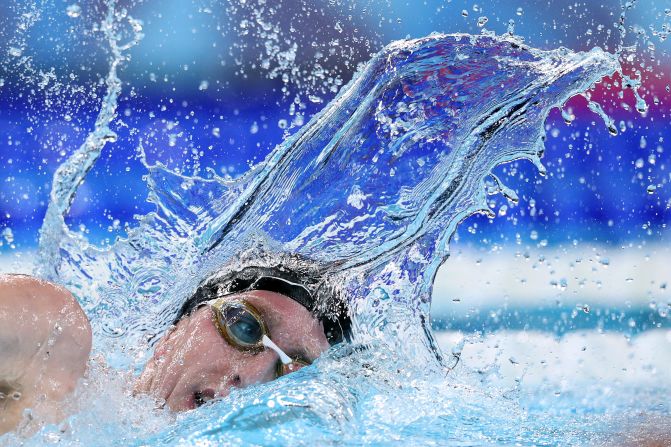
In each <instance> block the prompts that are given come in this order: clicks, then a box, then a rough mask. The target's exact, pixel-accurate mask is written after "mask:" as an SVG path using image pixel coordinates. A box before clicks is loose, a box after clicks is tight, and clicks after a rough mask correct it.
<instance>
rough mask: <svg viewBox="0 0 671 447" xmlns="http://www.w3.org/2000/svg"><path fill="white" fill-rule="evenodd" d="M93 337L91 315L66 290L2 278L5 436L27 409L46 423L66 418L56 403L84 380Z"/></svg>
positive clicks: (0, 426) (0, 382)
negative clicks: (58, 409)
mask: <svg viewBox="0 0 671 447" xmlns="http://www.w3.org/2000/svg"><path fill="white" fill-rule="evenodd" d="M91 338H92V337H91V325H90V323H89V320H88V318H87V317H86V314H85V313H84V311H83V310H82V308H81V306H80V305H79V303H78V302H77V300H76V299H75V298H74V297H73V296H72V294H71V293H70V292H69V291H67V290H66V289H65V288H63V287H61V286H58V285H56V284H53V283H50V282H48V281H44V280H41V279H38V278H34V277H31V276H27V275H0V356H1V357H2V359H3V361H2V362H0V393H2V394H3V395H4V398H2V396H0V398H2V399H0V407H3V410H4V411H2V412H1V413H2V414H0V434H1V433H3V432H4V431H7V430H12V429H13V428H14V427H15V426H16V424H17V423H18V422H19V421H20V419H21V415H22V413H23V410H24V409H25V408H33V409H37V410H38V411H40V412H41V413H42V414H43V415H44V416H43V418H44V420H57V419H59V418H60V416H59V415H58V414H57V413H58V411H56V407H57V405H56V403H57V402H60V401H61V400H62V399H63V398H65V397H66V396H67V395H69V394H70V393H71V392H72V391H73V390H74V388H75V386H76V383H77V381H78V380H79V378H81V377H82V376H83V375H84V372H85V371H86V366H87V363H88V357H89V354H90V351H91ZM8 393H10V394H11V395H7V394H8ZM10 399H11V400H10ZM3 401H4V402H3Z"/></svg>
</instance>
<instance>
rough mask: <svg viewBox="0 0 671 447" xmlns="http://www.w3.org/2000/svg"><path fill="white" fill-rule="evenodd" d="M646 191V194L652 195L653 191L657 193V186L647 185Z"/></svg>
mask: <svg viewBox="0 0 671 447" xmlns="http://www.w3.org/2000/svg"><path fill="white" fill-rule="evenodd" d="M646 191H647V192H648V194H654V193H655V191H657V186H656V185H648V187H647V189H646Z"/></svg>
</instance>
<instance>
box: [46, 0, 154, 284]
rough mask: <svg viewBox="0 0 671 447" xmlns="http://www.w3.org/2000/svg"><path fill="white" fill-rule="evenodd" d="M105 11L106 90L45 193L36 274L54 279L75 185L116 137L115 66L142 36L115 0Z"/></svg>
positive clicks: (139, 27) (66, 237)
mask: <svg viewBox="0 0 671 447" xmlns="http://www.w3.org/2000/svg"><path fill="white" fill-rule="evenodd" d="M105 4H106V6H107V15H106V17H105V18H104V19H103V20H102V22H101V24H100V30H101V31H102V32H103V33H104V35H105V38H106V40H107V43H108V44H109V47H110V50H111V53H112V58H111V61H110V69H109V73H108V75H107V79H106V80H105V85H106V87H107V92H106V94H105V97H104V98H103V100H102V105H101V107H100V111H99V112H98V116H97V118H96V121H95V128H94V129H93V131H91V132H90V133H89V134H88V136H87V137H86V141H85V142H84V143H83V144H82V145H81V146H80V147H79V149H78V150H77V151H75V152H74V153H73V154H72V155H71V156H70V157H69V158H68V159H67V160H66V161H65V162H63V163H62V164H61V165H60V166H59V167H58V169H57V170H56V172H55V174H54V178H53V181H52V186H51V193H50V195H49V206H48V208H47V212H46V215H45V217H44V223H43V225H42V228H41V231H40V247H39V257H40V258H39V261H38V263H37V266H38V269H39V270H38V274H39V275H41V276H43V277H45V278H48V279H52V280H57V279H58V275H59V272H58V266H59V264H60V259H59V258H60V256H61V253H60V250H61V244H62V243H67V242H68V241H70V240H71V239H72V235H71V233H70V232H69V230H68V228H67V226H66V224H65V217H66V216H67V214H68V211H69V210H70V206H71V204H72V201H73V200H74V198H75V194H76V192H77V189H78V188H79V186H80V185H81V184H82V182H83V181H84V179H85V178H86V175H87V174H88V172H89V171H90V170H91V169H92V168H93V166H94V164H95V162H96V161H97V160H98V158H99V157H100V154H101V153H102V150H103V148H104V147H105V145H106V144H107V143H110V142H114V141H116V138H117V136H116V133H114V131H112V129H110V127H109V126H110V123H111V122H112V120H113V119H114V118H115V116H116V109H117V101H118V98H119V94H120V93H121V87H122V83H121V80H120V79H119V77H118V76H117V71H118V69H119V66H120V65H121V64H123V63H124V62H125V61H126V60H127V59H128V56H127V54H126V53H127V52H128V51H129V50H130V49H131V48H132V47H133V46H135V45H137V43H138V42H139V41H140V39H142V37H143V36H142V23H141V22H140V21H138V20H135V19H133V18H132V17H131V16H129V15H128V14H127V12H126V11H125V10H123V11H121V12H118V11H116V9H115V7H116V0H107V1H106V2H105ZM124 22H128V24H129V25H130V26H131V28H132V31H133V34H132V36H133V37H132V38H131V39H130V40H129V41H128V42H127V43H120V41H121V30H120V27H122V26H124V24H125V23H124ZM75 244H77V245H78V246H82V245H85V242H84V241H83V240H78V241H76V242H75Z"/></svg>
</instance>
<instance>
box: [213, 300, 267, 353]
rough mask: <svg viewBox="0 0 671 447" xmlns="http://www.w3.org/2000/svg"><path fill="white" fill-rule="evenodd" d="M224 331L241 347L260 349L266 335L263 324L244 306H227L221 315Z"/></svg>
mask: <svg viewBox="0 0 671 447" xmlns="http://www.w3.org/2000/svg"><path fill="white" fill-rule="evenodd" d="M219 315H220V316H221V319H223V321H220V323H223V324H222V326H223V329H224V330H225V331H226V333H227V334H228V335H229V336H230V337H231V338H232V339H233V341H235V342H236V343H238V344H239V345H240V346H243V347H258V346H260V345H261V338H262V337H263V334H265V331H264V328H263V325H262V323H261V322H260V321H259V320H258V318H256V316H255V315H254V314H252V313H251V312H250V311H249V310H247V309H245V308H244V307H243V306H227V307H226V308H224V309H222V311H221V312H220V313H219Z"/></svg>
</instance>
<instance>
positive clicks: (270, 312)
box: [254, 302, 314, 363]
mask: <svg viewBox="0 0 671 447" xmlns="http://www.w3.org/2000/svg"><path fill="white" fill-rule="evenodd" d="M254 305H255V306H256V308H257V309H258V310H259V312H261V318H263V321H265V322H266V326H268V332H269V334H268V337H270V339H271V340H272V341H275V339H274V338H273V331H274V330H275V329H277V326H279V324H280V322H281V321H282V320H281V319H280V318H278V315H277V312H275V310H274V309H273V308H272V306H266V303H265V302H264V303H263V304H262V305H260V306H259V305H256V304H254ZM282 350H283V351H284V352H285V353H286V354H287V355H288V356H289V357H291V358H292V359H293V360H302V361H304V362H306V363H312V362H313V361H314V359H312V358H311V357H310V354H309V353H308V351H307V349H306V348H305V346H303V345H300V346H289V347H288V349H284V348H282Z"/></svg>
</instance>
